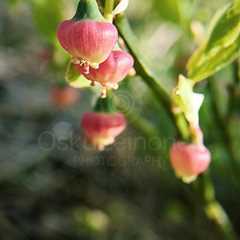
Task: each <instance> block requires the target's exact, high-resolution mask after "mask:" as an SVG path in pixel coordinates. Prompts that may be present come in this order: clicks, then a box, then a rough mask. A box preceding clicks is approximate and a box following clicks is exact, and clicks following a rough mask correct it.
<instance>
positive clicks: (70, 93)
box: [50, 86, 79, 108]
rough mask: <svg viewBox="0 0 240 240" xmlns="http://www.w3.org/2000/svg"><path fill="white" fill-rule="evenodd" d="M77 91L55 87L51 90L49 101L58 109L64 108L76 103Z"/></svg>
mask: <svg viewBox="0 0 240 240" xmlns="http://www.w3.org/2000/svg"><path fill="white" fill-rule="evenodd" d="M78 99H79V94H78V91H77V90H76V89H75V88H72V87H68V86H64V87H62V86H55V87H54V88H52V89H51V92H50V100H51V102H52V103H53V104H54V105H55V106H56V107H58V108H66V107H69V106H71V105H73V104H74V103H76V102H77V100H78Z"/></svg>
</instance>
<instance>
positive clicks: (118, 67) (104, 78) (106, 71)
mask: <svg viewBox="0 0 240 240" xmlns="http://www.w3.org/2000/svg"><path fill="white" fill-rule="evenodd" d="M133 63H134V60H133V58H132V56H131V55H130V54H129V53H127V52H124V51H112V53H111V54H110V56H109V57H108V58H107V60H106V61H105V62H103V63H101V64H100V65H99V68H98V69H94V68H90V71H89V74H85V77H86V78H87V79H88V80H90V81H92V82H93V83H94V82H98V83H100V84H101V85H102V86H103V87H104V88H107V89H111V88H113V89H117V88H118V83H119V82H120V81H122V80H123V79H124V78H125V77H126V76H127V75H128V73H129V72H130V70H131V69H132V67H133ZM76 68H77V69H78V70H79V71H80V73H82V74H84V72H83V69H82V67H80V66H76Z"/></svg>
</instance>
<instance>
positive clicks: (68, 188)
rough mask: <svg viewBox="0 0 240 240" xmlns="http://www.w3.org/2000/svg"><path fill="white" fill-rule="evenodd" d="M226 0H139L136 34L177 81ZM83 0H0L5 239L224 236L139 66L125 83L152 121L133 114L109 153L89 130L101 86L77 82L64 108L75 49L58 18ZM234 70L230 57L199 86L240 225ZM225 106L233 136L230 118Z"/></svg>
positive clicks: (131, 100)
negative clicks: (178, 158)
mask: <svg viewBox="0 0 240 240" xmlns="http://www.w3.org/2000/svg"><path fill="white" fill-rule="evenodd" d="M226 2H229V1H227V0H225V1H224V0H212V1H208V0H195V1H194V0H161V1H159V0H148V1H145V0H130V6H129V9H128V11H127V15H128V17H129V19H130V22H131V25H132V27H133V30H134V32H135V33H136V35H137V36H138V39H139V41H138V42H137V43H136V44H139V48H140V49H141V50H142V52H143V53H144V55H146V56H147V57H148V58H149V59H150V61H151V62H152V65H153V66H155V68H156V70H157V72H158V74H159V76H160V78H159V79H160V80H161V81H164V82H165V84H166V85H167V86H168V88H169V89H170V88H172V87H173V86H174V85H175V84H176V80H177V76H178V74H179V73H184V72H185V64H186V61H187V59H188V57H189V56H190V55H191V53H192V51H193V49H194V48H195V47H196V41H195V40H196V39H194V35H193V34H192V33H191V28H194V26H195V28H194V29H198V30H199V31H201V30H202V31H204V27H206V26H207V24H208V23H209V21H210V19H211V17H212V16H213V15H214V13H215V12H216V10H217V9H218V8H219V7H220V6H221V5H223V4H224V3H226ZM76 3H77V1H74V0H26V1H25V0H24V1H22V0H9V1H7V0H1V1H0V239H2V240H20V239H34V240H37V239H39V240H45V239H51V240H54V239H56V240H61V239H64V240H66V239H74V240H76V239H81V240H84V239H86V240H91V239H94V240H95V239H99V240H105V239H106V240H107V239H111V240H122V239H126V240H135V239H137V240H157V239H163V240H168V239H169V240H176V239H189V240H192V239H200V240H202V239H206V240H207V239H211V240H213V239H222V236H221V234H220V232H219V231H218V229H216V227H215V225H213V224H212V223H211V222H210V221H209V220H207V219H206V217H205V216H204V214H203V213H202V208H203V206H202V204H201V201H199V199H198V195H197V194H196V193H195V192H194V186H187V185H184V184H182V183H181V182H180V181H179V180H178V179H176V177H175V175H174V173H173V171H172V170H171V168H170V166H169V163H168V150H169V146H170V145H171V144H172V143H173V142H174V141H175V136H174V132H173V129H172V127H171V124H170V122H169V119H168V116H167V114H166V113H165V112H164V110H163V108H162V107H161V106H159V104H158V102H156V100H155V98H154V97H153V96H152V94H151V92H150V91H149V90H148V88H147V87H146V86H145V84H144V83H143V82H142V81H141V79H140V78H139V77H132V78H128V79H126V80H125V82H124V83H123V84H122V85H121V88H120V89H119V91H118V92H117V93H116V94H117V96H118V98H119V99H120V102H121V105H122V106H124V112H125V113H130V114H129V115H131V113H132V115H134V113H135V112H137V113H138V114H139V115H141V116H142V117H143V118H144V119H145V120H146V122H145V121H143V122H141V124H139V121H135V120H136V119H134V116H132V118H131V119H130V122H129V125H128V128H127V130H126V131H125V132H124V134H122V135H121V136H120V137H119V138H118V139H117V142H116V144H115V145H113V146H110V147H108V148H107V149H106V151H104V152H101V153H98V152H96V151H94V150H93V149H92V148H91V147H89V146H87V145H86V144H85V143H84V140H83V136H82V132H81V129H80V119H81V116H82V114H83V113H84V112H86V111H91V109H92V105H93V103H94V101H95V100H96V91H95V90H94V91H92V90H90V89H80V90H79V89H78V90H76V91H77V94H79V100H78V101H77V102H76V103H75V104H73V105H71V106H68V107H65V108H62V107H61V108H60V107H59V106H57V105H56V103H54V101H53V99H52V91H53V89H54V87H55V86H56V85H57V84H58V83H60V82H63V81H64V72H65V68H66V63H67V60H68V56H67V54H66V53H65V52H64V51H63V50H62V49H61V48H60V47H59V45H58V44H57V41H56V36H55V32H56V27H57V25H58V23H59V22H60V21H61V20H63V19H66V18H71V17H72V16H73V15H74V10H75V7H76ZM199 23H201V24H202V25H200V24H199ZM201 26H202V27H201ZM233 77H234V71H233V68H232V66H230V67H228V68H227V69H224V70H223V71H221V72H220V73H218V74H217V75H216V76H214V78H213V79H212V81H211V82H209V83H208V82H204V83H201V84H200V85H199V86H198V91H199V92H203V93H205V95H206V99H205V102H204V106H203V107H202V109H201V125H202V127H203V130H204V134H205V142H206V144H207V146H208V147H209V148H210V149H211V152H212V154H213V162H212V165H211V176H212V178H213V180H214V184H215V187H216V195H217V199H218V200H219V201H220V202H221V203H222V205H223V206H224V207H225V209H226V211H227V213H228V214H229V216H230V218H231V219H232V221H233V224H234V227H235V229H236V230H237V231H238V232H239V234H240V228H239V221H240V205H239V197H240V192H239V191H238V190H237V189H239V188H238V187H239V184H240V183H239V181H237V180H236V179H234V178H233V177H232V176H233V174H232V167H231V164H229V162H231V160H230V159H231V158H233V157H234V158H235V159H237V160H238V161H240V149H239V144H240V140H239V139H240V128H239V122H240V118H239V105H237V104H235V105H233V106H232V108H231V111H230V113H229V107H228V106H229V101H230V100H231V94H229V91H230V90H231V86H232V85H233ZM229 89H230V90H229ZM235 103H236V101H235ZM225 117H227V119H228V124H227V126H225V128H227V130H228V131H229V132H230V135H231V138H230V139H226V135H225V133H224V130H223V125H221V121H220V119H222V118H225ZM147 121H149V122H150V124H151V125H148V124H149V123H148V122H147ZM152 127H153V128H154V131H152ZM228 141H231V150H232V151H231V154H229V152H228V151H226V145H227V142H228ZM219 221H221V219H219Z"/></svg>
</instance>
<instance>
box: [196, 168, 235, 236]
mask: <svg viewBox="0 0 240 240" xmlns="http://www.w3.org/2000/svg"><path fill="white" fill-rule="evenodd" d="M198 184H199V186H198V189H199V190H200V198H201V201H202V206H203V208H204V212H205V215H206V217H207V218H208V219H209V220H211V221H212V222H214V223H215V225H216V226H217V227H218V229H219V231H220V232H221V234H222V235H223V236H224V239H225V240H236V239H237V236H236V233H235V231H234V229H233V226H232V223H231V221H230V219H229V217H228V215H227V213H226V212H225V210H224V208H223V207H222V206H221V204H220V203H219V202H218V201H217V199H216V196H215V190H214V186H213V184H212V181H211V179H210V176H209V173H205V174H204V175H203V176H201V177H200V179H199V182H198Z"/></svg>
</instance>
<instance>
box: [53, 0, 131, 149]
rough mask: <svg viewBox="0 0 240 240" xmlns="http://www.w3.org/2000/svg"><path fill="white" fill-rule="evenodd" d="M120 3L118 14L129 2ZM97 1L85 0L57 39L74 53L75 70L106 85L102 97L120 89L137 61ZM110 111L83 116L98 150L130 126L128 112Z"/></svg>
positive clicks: (88, 136) (59, 29) (84, 124)
mask: <svg viewBox="0 0 240 240" xmlns="http://www.w3.org/2000/svg"><path fill="white" fill-rule="evenodd" d="M120 3H121V4H119V5H118V7H117V8H116V9H115V12H116V13H119V12H121V11H123V10H124V9H125V8H126V7H127V4H128V1H126V0H125V1H121V2H120ZM94 4H96V1H86V0H81V1H80V2H79V6H78V9H77V13H76V15H75V16H74V17H73V18H72V19H71V20H66V21H63V22H62V23H61V24H60V25H59V27H58V30H57V38H58V40H59V43H60V44H61V46H62V47H63V48H64V49H65V50H66V51H67V52H68V53H69V54H70V56H71V66H73V69H74V71H75V72H77V73H78V74H79V75H82V76H84V77H85V78H86V79H87V80H89V81H90V82H91V85H92V86H94V85H95V84H96V83H98V84H99V85H100V86H101V87H102V94H101V97H102V98H107V93H108V90H110V89H117V88H118V84H119V82H121V81H122V80H123V79H124V78H125V77H126V76H127V75H128V74H129V72H130V70H131V69H132V68H133V64H134V60H133V58H132V56H131V55H130V54H129V53H127V52H125V51H123V50H121V49H120V48H119V47H118V44H117V42H118V31H117V29H116V27H115V26H114V24H112V23H111V22H107V20H106V19H104V18H103V17H102V15H101V14H100V12H99V9H98V7H97V5H94ZM71 69H72V68H71ZM55 95H56V94H55ZM57 98H58V99H60V98H61V96H57ZM54 99H56V97H54ZM60 100H61V99H60ZM99 101H101V100H99ZM107 101H108V100H107ZM108 110H109V109H104V108H101V111H97V112H89V113H85V114H84V116H83V118H82V122H81V126H82V129H83V132H84V135H85V137H86V139H87V141H88V142H89V143H90V144H91V145H93V146H94V147H96V148H97V149H98V150H103V149H104V148H105V146H107V145H110V144H112V143H113V142H114V140H115V138H116V137H117V136H118V135H119V134H120V133H121V132H122V131H123V130H124V129H125V127H126V120H125V118H124V115H122V114H121V113H116V112H113V111H108Z"/></svg>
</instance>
